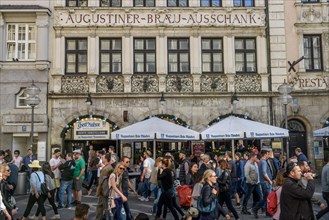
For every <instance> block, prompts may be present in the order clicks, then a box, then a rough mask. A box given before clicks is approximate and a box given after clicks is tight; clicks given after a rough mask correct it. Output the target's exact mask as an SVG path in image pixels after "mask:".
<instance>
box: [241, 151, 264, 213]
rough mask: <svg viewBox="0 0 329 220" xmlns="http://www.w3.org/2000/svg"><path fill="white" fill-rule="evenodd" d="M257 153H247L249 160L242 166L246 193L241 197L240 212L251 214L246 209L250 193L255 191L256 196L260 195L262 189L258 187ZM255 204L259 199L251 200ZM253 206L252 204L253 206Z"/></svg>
mask: <svg viewBox="0 0 329 220" xmlns="http://www.w3.org/2000/svg"><path fill="white" fill-rule="evenodd" d="M257 160H258V159H257V155H256V154H254V153H250V154H249V160H248V161H247V162H246V165H245V166H244V173H245V177H246V194H245V196H244V198H243V202H242V211H241V213H242V214H245V215H251V213H250V212H249V211H248V207H247V205H248V201H249V199H250V196H251V194H253V193H255V194H256V195H257V197H259V198H260V197H262V189H261V187H260V181H259V169H258V165H257ZM253 202H254V204H255V206H256V205H258V203H259V202H260V201H257V202H256V201H255V200H254V201H253ZM253 207H254V206H253Z"/></svg>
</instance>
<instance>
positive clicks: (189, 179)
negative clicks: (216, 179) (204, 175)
mask: <svg viewBox="0 0 329 220" xmlns="http://www.w3.org/2000/svg"><path fill="white" fill-rule="evenodd" d="M198 170H199V167H198V164H197V163H194V162H192V163H191V164H190V169H189V172H188V173H187V175H186V185H189V186H191V187H192V188H193V186H194V184H195V180H196V178H197V174H198Z"/></svg>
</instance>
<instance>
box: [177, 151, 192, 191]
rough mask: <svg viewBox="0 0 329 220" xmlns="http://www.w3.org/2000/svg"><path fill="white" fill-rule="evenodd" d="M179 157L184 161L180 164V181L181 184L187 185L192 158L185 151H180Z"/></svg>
mask: <svg viewBox="0 0 329 220" xmlns="http://www.w3.org/2000/svg"><path fill="white" fill-rule="evenodd" d="M179 159H180V160H181V161H182V163H181V164H180V166H179V181H180V185H185V184H186V175H187V174H188V172H189V169H190V164H191V161H190V158H189V157H187V156H186V152H185V151H180V152H179Z"/></svg>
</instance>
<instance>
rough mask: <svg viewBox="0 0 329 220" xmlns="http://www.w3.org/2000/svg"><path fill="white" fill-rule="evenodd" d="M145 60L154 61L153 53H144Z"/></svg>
mask: <svg viewBox="0 0 329 220" xmlns="http://www.w3.org/2000/svg"><path fill="white" fill-rule="evenodd" d="M146 62H148V63H150V62H155V54H153V53H149V54H146Z"/></svg>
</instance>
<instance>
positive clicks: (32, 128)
mask: <svg viewBox="0 0 329 220" xmlns="http://www.w3.org/2000/svg"><path fill="white" fill-rule="evenodd" d="M31 108H32V119H31V134H30V142H31V143H30V144H31V150H32V153H34V152H33V135H34V105H32V106H31Z"/></svg>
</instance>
